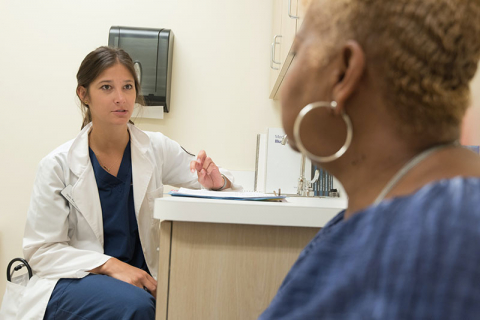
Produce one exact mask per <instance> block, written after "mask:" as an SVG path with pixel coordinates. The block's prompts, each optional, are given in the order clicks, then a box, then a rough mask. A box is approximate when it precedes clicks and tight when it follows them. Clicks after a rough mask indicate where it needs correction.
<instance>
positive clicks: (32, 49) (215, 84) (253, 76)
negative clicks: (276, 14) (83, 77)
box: [0, 0, 281, 299]
mask: <svg viewBox="0 0 480 320" xmlns="http://www.w3.org/2000/svg"><path fill="white" fill-rule="evenodd" d="M271 11H272V0H262V1H258V0H238V1H220V0H217V1H213V0H204V1H196V0H175V1H174V0H156V1H153V0H137V1H125V0H116V1H98V0H96V1H92V0H84V1H81V2H78V1H76V2H75V1H65V0H52V1H48V0H47V1H33V0H30V1H14V0H3V1H0V12H1V16H2V18H1V19H0V30H2V32H0V108H1V109H0V110H1V111H2V124H1V125H0V147H1V165H0V172H1V174H0V177H1V180H0V181H1V184H0V204H1V206H2V209H1V213H0V299H1V298H2V297H3V292H4V287H5V275H4V274H5V271H4V270H5V267H6V265H7V263H8V261H9V260H10V259H12V258H14V257H17V256H22V251H21V242H22V236H23V228H24V224H25V218H26V212H27V209H28V204H29V197H30V193H31V190H32V183H33V179H34V175H35V171H36V166H37V163H38V162H39V160H40V159H41V158H42V157H43V156H44V155H46V154H47V153H48V152H49V151H51V150H52V149H54V148H55V147H56V146H58V145H59V144H61V143H63V142H64V141H66V140H69V139H71V138H73V137H74V136H75V135H76V134H77V132H78V131H79V129H80V124H81V117H80V113H79V111H78V108H77V102H76V98H75V86H76V80H75V75H76V72H77V70H78V66H79V65H80V62H81V60H82V59H83V57H84V56H85V55H86V54H87V53H88V52H90V51H91V50H93V49H95V48H96V47H98V46H101V45H106V44H107V42H108V31H109V28H110V26H114V25H121V26H134V27H150V28H161V27H164V28H170V29H172V30H173V32H174V34H175V45H174V58H173V78H172V80H173V83H172V96H171V106H172V107H171V113H170V114H166V115H165V119H164V120H148V121H138V122H137V125H138V126H139V127H140V128H142V129H146V130H152V131H161V132H163V133H165V134H166V135H168V136H170V137H171V138H173V139H174V140H177V141H178V142H180V144H182V145H183V146H184V147H185V148H186V149H187V150H189V151H191V152H197V151H198V150H200V149H205V150H207V154H209V155H211V156H212V157H213V158H214V160H215V161H216V162H217V163H219V164H220V165H222V166H224V167H227V168H229V169H232V170H254V165H255V164H254V161H255V142H256V134H257V133H258V132H261V131H264V130H265V128H266V127H269V126H270V127H279V126H280V125H281V124H280V117H279V106H278V103H274V102H272V101H270V100H268V95H269V92H268V81H269V57H270V56H269V55H270V42H271V21H272V16H271V14H272V12H271Z"/></svg>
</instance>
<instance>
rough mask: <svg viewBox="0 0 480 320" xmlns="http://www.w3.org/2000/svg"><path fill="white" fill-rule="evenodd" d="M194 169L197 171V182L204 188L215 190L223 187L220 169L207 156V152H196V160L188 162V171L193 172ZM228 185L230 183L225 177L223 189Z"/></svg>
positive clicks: (228, 186) (229, 185)
mask: <svg viewBox="0 0 480 320" xmlns="http://www.w3.org/2000/svg"><path fill="white" fill-rule="evenodd" d="M195 170H196V171H197V175H198V182H200V184H201V185H202V186H204V187H205V188H206V189H212V190H215V189H220V188H222V187H223V185H224V183H225V181H224V180H223V176H222V174H221V173H220V170H219V169H218V167H217V165H216V164H215V163H214V162H213V161H212V159H211V158H210V157H207V153H206V152H205V151H204V150H201V151H200V152H199V153H198V156H197V160H193V161H191V162H190V171H191V172H195ZM225 179H227V178H225ZM230 187H231V183H230V181H229V180H228V179H227V181H226V185H225V188H224V189H227V188H230Z"/></svg>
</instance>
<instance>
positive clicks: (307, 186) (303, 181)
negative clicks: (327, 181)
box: [281, 135, 320, 197]
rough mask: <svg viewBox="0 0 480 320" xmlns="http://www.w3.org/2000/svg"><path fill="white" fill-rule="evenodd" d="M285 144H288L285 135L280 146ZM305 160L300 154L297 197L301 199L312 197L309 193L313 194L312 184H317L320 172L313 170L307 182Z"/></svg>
mask: <svg viewBox="0 0 480 320" xmlns="http://www.w3.org/2000/svg"><path fill="white" fill-rule="evenodd" d="M287 143H288V137H287V135H284V136H283V138H282V142H281V144H282V145H286V144H287ZM305 160H306V157H305V155H303V154H302V160H301V162H300V177H299V178H298V187H297V195H299V196H302V197H309V196H313V195H311V194H310V193H311V192H313V184H314V183H315V182H317V180H318V178H319V176H320V171H318V170H315V175H314V176H313V179H312V180H308V179H307V178H306V177H305Z"/></svg>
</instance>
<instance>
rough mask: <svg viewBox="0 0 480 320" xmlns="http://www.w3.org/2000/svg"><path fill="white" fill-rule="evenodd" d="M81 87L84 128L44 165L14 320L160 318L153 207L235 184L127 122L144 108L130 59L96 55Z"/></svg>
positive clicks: (104, 51) (119, 53)
mask: <svg viewBox="0 0 480 320" xmlns="http://www.w3.org/2000/svg"><path fill="white" fill-rule="evenodd" d="M77 81H78V86H77V95H78V97H79V99H80V101H81V105H82V110H83V113H84V121H83V128H82V130H81V132H80V133H79V134H78V136H77V137H76V138H75V139H74V140H72V141H70V142H67V143H66V144H64V145H62V146H60V147H58V148H57V149H55V150H54V151H53V152H51V153H50V154H49V155H47V156H46V157H45V158H44V159H43V160H42V161H41V162H40V164H39V168H38V172H37V177H36V180H35V184H34V189H33V194H32V198H31V204H30V208H29V211H28V217H27V225H26V229H25V237H24V241H23V248H24V255H25V258H26V259H27V260H28V262H29V263H30V265H31V267H32V269H33V271H34V276H33V277H32V278H31V279H30V281H29V283H28V286H27V288H26V291H25V295H24V297H23V300H22V302H21V305H20V308H19V310H21V311H20V312H21V314H19V315H18V316H17V318H18V319H42V318H44V319H154V317H155V295H156V288H157V282H156V280H155V278H156V275H157V267H158V250H159V248H158V244H159V225H158V221H157V220H155V219H154V218H153V201H154V199H155V198H158V197H161V196H162V194H163V185H164V184H168V185H174V186H182V187H189V188H200V187H201V185H202V186H203V187H204V188H207V189H211V190H223V189H226V188H235V186H234V185H233V184H232V182H233V177H232V176H231V175H230V174H229V173H228V172H227V171H222V172H221V169H219V168H218V167H217V166H216V165H215V163H214V162H213V161H212V160H211V159H210V158H209V157H207V156H206V154H205V152H204V151H200V153H199V154H198V157H197V158H196V159H195V157H194V156H192V155H191V154H189V153H187V152H186V151H185V150H184V149H183V148H182V147H180V145H179V144H178V143H176V142H174V141H172V140H170V139H169V138H167V137H165V136H164V135H163V134H161V133H157V132H143V131H141V130H139V129H138V128H136V127H135V126H134V125H133V123H131V122H130V121H129V119H130V116H131V115H132V111H133V108H134V105H135V103H136V102H142V101H141V96H140V94H139V93H140V84H139V82H138V80H137V77H136V75H135V71H134V68H133V62H132V59H131V58H130V56H129V55H128V54H127V53H126V52H125V51H123V50H121V49H114V48H109V47H100V48H98V49H96V50H94V51H93V52H91V53H90V54H88V55H87V56H86V58H85V59H84V60H83V62H82V64H81V66H80V68H79V71H78V73H77ZM227 176H228V178H227Z"/></svg>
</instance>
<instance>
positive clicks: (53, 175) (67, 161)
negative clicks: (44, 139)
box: [17, 124, 236, 319]
mask: <svg viewBox="0 0 480 320" xmlns="http://www.w3.org/2000/svg"><path fill="white" fill-rule="evenodd" d="M90 128H91V124H89V125H87V126H86V127H85V128H84V129H83V130H82V131H81V132H80V133H79V135H78V136H77V137H76V138H75V139H74V140H72V141H70V142H68V143H65V144H64V145H62V146H60V147H59V148H57V149H56V150H54V151H53V152H51V153H50V154H49V155H48V156H46V157H45V158H44V159H43V160H42V161H41V162H40V164H39V168H38V172H37V177H36V180H35V184H34V188H33V193H32V198H31V203H30V208H29V211H28V215H27V224H26V228H25V236H24V240H23V249H24V255H25V258H26V259H27V261H28V262H29V264H30V265H31V267H32V269H33V272H34V276H33V277H32V278H31V279H30V281H29V283H28V285H27V288H26V290H25V293H24V296H23V299H22V301H21V304H20V306H19V310H20V312H19V314H18V315H17V319H43V316H44V313H45V310H46V307H47V304H48V301H49V299H50V296H51V293H52V291H53V289H54V287H55V284H56V283H57V281H58V279H60V278H82V277H85V276H86V275H87V274H88V272H87V271H88V270H91V269H94V268H96V267H98V266H100V265H102V264H103V263H105V262H106V261H107V260H108V259H109V258H110V256H107V255H105V254H104V253H103V222H102V209H101V205H100V199H99V195H98V188H97V184H96V180H95V175H94V172H93V168H92V165H91V162H90V157H89V152H88V151H89V149H88V148H89V146H88V132H89V131H90ZM128 128H129V131H130V141H131V143H130V145H131V155H132V176H133V177H132V179H133V186H134V187H133V193H134V203H135V214H136V216H137V222H138V229H139V236H140V241H141V243H142V249H143V252H144V255H145V260H146V263H147V265H148V268H149V270H150V272H151V274H152V276H153V277H154V278H156V276H157V269H158V254H159V248H158V245H159V221H158V220H155V219H154V218H153V202H154V199H155V198H158V197H162V194H163V185H164V184H168V185H173V186H179V187H180V186H181V187H189V188H200V187H201V186H200V184H199V182H198V179H197V175H196V173H191V172H190V161H191V160H194V159H195V158H194V157H193V156H191V155H189V154H188V153H186V152H185V151H184V150H183V149H182V148H181V147H180V145H179V144H178V143H176V142H174V141H172V140H170V139H169V138H167V137H165V136H164V135H163V134H161V133H158V132H143V131H141V130H139V129H138V128H136V127H135V126H133V125H130V124H129V125H128ZM221 171H222V173H223V174H225V175H226V176H227V178H228V179H229V180H230V181H231V182H232V183H233V177H232V175H231V174H230V173H229V172H228V171H225V170H223V169H221ZM232 185H233V184H232ZM67 186H72V189H71V197H72V198H73V203H69V202H68V201H67V200H66V198H65V197H64V196H63V195H61V193H60V192H61V191H62V190H63V189H64V188H65V187H67ZM234 188H236V187H235V186H234Z"/></svg>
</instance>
